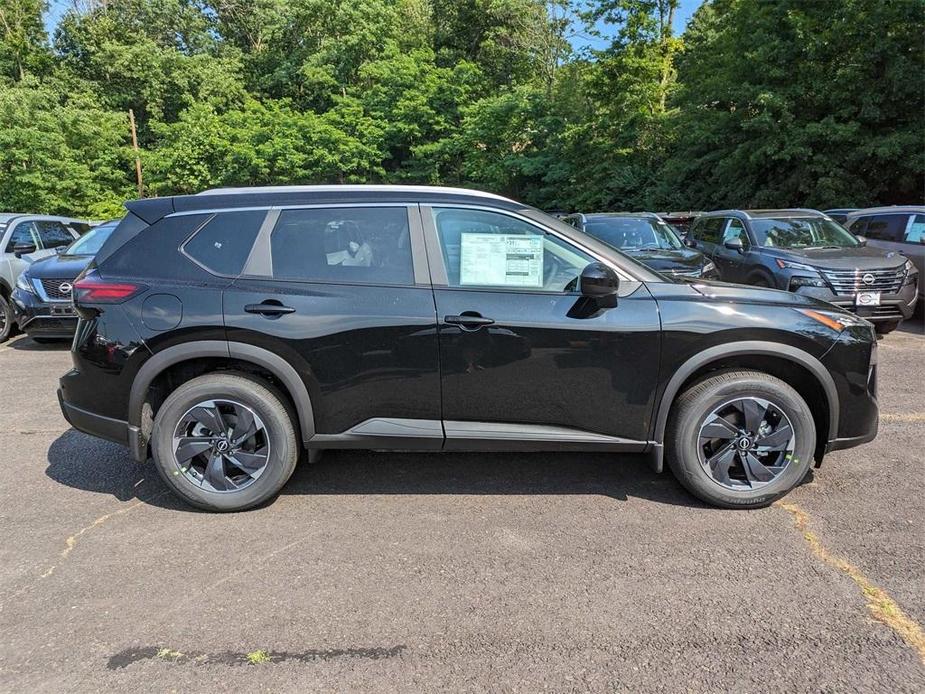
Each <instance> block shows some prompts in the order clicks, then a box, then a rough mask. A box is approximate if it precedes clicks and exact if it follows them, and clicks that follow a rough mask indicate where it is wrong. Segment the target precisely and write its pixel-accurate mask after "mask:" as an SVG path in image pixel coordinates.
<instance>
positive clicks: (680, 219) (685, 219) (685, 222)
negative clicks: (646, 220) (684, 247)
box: [658, 211, 703, 239]
mask: <svg viewBox="0 0 925 694" xmlns="http://www.w3.org/2000/svg"><path fill="white" fill-rule="evenodd" d="M701 214H703V213H702V212H693V211H689V212H659V213H658V216H659V218H661V220H662V221H663V222H665V223H667V224H670V225H671V228H672V229H674V230H675V231H676V232H678V236H680V237H681V238H682V239H683V238H684V237H685V236H687V232H689V231H690V230H691V224H693V223H694V220H695V219H697V217H698V216H700V215H701Z"/></svg>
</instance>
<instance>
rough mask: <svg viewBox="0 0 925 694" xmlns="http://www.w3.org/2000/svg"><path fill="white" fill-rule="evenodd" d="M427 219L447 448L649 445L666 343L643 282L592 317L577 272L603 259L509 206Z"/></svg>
mask: <svg viewBox="0 0 925 694" xmlns="http://www.w3.org/2000/svg"><path fill="white" fill-rule="evenodd" d="M422 214H423V217H424V228H425V233H426V238H427V241H428V246H427V250H428V253H427V255H428V258H429V260H430V270H431V274H432V276H433V278H434V298H435V302H436V307H437V320H438V324H439V335H440V365H441V370H442V379H441V383H442V393H443V417H444V426H445V428H446V436H447V441H446V447H447V448H448V449H453V448H462V449H465V448H472V447H490V448H520V447H523V446H524V445H525V444H524V440H532V441H533V442H534V443H535V444H536V445H537V446H542V447H548V446H549V443H550V442H556V444H557V445H559V446H560V447H562V448H570V447H578V448H581V447H583V446H584V445H595V444H604V445H614V446H617V449H619V450H629V448H627V449H621V448H619V445H620V444H618V443H615V442H613V441H610V440H608V439H607V438H606V437H619V438H621V439H626V440H628V441H629V442H637V441H642V440H645V439H646V438H647V432H648V427H649V417H650V415H651V409H652V399H653V397H654V394H655V391H656V385H657V377H658V373H657V369H658V349H659V339H660V332H659V327H660V324H659V317H658V309H657V306H656V304H655V300H654V299H653V298H652V297H651V295H650V294H649V292H648V290H647V289H646V288H645V286H643V285H642V284H641V283H639V282H632V281H626V282H624V283H623V285H621V287H622V289H621V296H620V297H619V300H618V305H617V306H616V307H615V308H612V309H607V310H591V311H588V310H586V309H587V301H586V300H585V299H584V298H583V297H582V296H581V295H580V293H579V292H578V291H577V289H578V287H577V284H578V276H579V275H580V273H581V271H582V269H583V268H584V267H585V266H586V265H587V264H588V263H590V262H593V261H595V260H596V258H594V257H592V256H591V255H590V254H589V253H588V252H587V251H585V250H583V249H581V248H579V247H577V246H576V245H574V244H573V243H570V242H569V241H568V240H567V239H565V238H562V237H560V236H558V235H556V234H553V233H551V231H550V230H547V229H544V228H542V227H540V226H537V225H536V224H535V223H534V222H533V221H532V220H529V219H526V218H523V217H520V216H518V215H516V214H514V213H506V212H503V211H500V210H490V209H483V208H475V207H465V206H447V207H433V208H431V207H427V206H422ZM598 435H600V436H603V437H604V438H596V436H598ZM626 445H627V446H632V443H627V444H626ZM528 447H529V446H528Z"/></svg>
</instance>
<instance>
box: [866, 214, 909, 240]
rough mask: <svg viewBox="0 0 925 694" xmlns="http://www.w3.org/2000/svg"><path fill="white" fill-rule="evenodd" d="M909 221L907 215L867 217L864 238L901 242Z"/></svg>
mask: <svg viewBox="0 0 925 694" xmlns="http://www.w3.org/2000/svg"><path fill="white" fill-rule="evenodd" d="M908 221H909V215H907V214H882V215H877V216H876V217H869V218H868V222H867V229H866V231H865V232H864V236H866V237H867V238H869V239H876V240H878V241H893V242H894V243H898V242H900V241H902V238H903V235H904V233H905V231H906V224H907V223H908Z"/></svg>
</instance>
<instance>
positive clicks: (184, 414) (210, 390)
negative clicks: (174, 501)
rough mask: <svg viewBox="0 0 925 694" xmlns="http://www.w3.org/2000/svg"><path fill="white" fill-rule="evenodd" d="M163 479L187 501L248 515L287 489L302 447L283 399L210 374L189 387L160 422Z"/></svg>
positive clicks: (157, 435)
mask: <svg viewBox="0 0 925 694" xmlns="http://www.w3.org/2000/svg"><path fill="white" fill-rule="evenodd" d="M151 448H152V453H153V457H154V462H155V465H156V467H157V471H158V473H159V474H160V475H161V477H162V478H163V480H164V482H166V483H167V486H168V487H170V489H171V490H172V491H173V492H175V493H176V494H177V495H178V496H179V497H180V498H182V499H183V500H185V501H187V502H188V503H190V504H192V505H193V506H197V507H199V508H204V509H208V510H210V511H243V510H245V509H248V508H251V507H253V506H256V505H258V504H260V503H262V502H264V501H266V500H267V499H269V498H270V497H272V496H273V495H274V494H276V493H278V492H279V490H280V489H282V487H283V485H284V484H285V483H286V481H287V480H288V479H289V477H290V476H291V475H292V471H293V470H294V468H295V464H296V461H297V460H298V458H299V452H300V446H299V443H298V439H297V436H296V430H295V427H294V425H293V418H292V416H291V415H290V413H289V410H288V408H287V407H286V405H285V403H284V400H283V398H282V396H281V395H280V394H279V393H278V392H277V391H276V390H275V389H273V388H272V387H270V386H269V385H267V384H264V383H262V382H258V381H257V380H252V379H250V378H247V377H244V376H237V375H231V374H210V375H206V376H200V377H199V378H195V379H193V380H191V381H188V382H187V383H184V384H183V385H181V386H180V387H179V388H177V389H176V390H175V391H174V392H173V393H171V394H170V396H168V398H167V399H166V400H165V401H164V404H163V405H162V406H161V407H160V409H159V410H158V411H157V415H156V416H155V418H154V430H153V432H152V436H151Z"/></svg>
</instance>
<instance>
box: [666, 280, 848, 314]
mask: <svg viewBox="0 0 925 694" xmlns="http://www.w3.org/2000/svg"><path fill="white" fill-rule="evenodd" d="M683 281H684V282H687V283H688V284H691V285H692V286H693V288H694V289H695V290H697V291H698V292H700V293H701V294H703V295H704V296H706V297H709V298H711V299H716V300H717V301H722V302H735V303H738V302H741V303H752V304H780V305H781V306H792V307H795V308H816V309H825V310H826V311H841V310H842V309H840V308H838V307H837V306H834V305H832V304H829V303H826V302H825V301H821V300H819V299H814V298H813V297H811V296H806V295H804V294H795V293H794V292H785V291H782V290H779V289H766V288H764V287H752V286H750V285H747V284H728V283H726V282H719V281H713V280H701V279H688V278H684V279H683Z"/></svg>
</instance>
